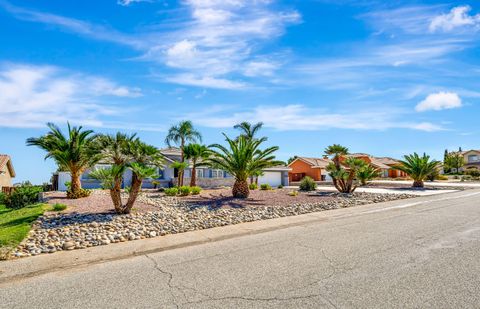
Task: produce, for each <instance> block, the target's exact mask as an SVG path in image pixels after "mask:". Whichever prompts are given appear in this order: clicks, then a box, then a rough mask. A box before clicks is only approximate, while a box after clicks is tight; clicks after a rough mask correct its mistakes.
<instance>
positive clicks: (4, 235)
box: [0, 204, 51, 259]
mask: <svg viewBox="0 0 480 309" xmlns="http://www.w3.org/2000/svg"><path fill="white" fill-rule="evenodd" d="M50 208H51V207H50V206H49V205H46V204H34V205H30V206H26V207H24V208H20V209H10V208H7V207H5V205H0V259H2V258H5V255H6V254H7V253H8V251H10V249H12V248H14V247H16V246H17V245H18V244H19V243H20V242H21V241H22V240H23V239H24V238H25V236H27V234H28V231H30V228H31V225H32V223H33V222H34V221H35V220H36V219H37V218H38V217H39V216H41V215H42V214H43V213H44V212H45V211H46V210H49V209H50Z"/></svg>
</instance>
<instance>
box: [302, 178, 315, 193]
mask: <svg viewBox="0 0 480 309" xmlns="http://www.w3.org/2000/svg"><path fill="white" fill-rule="evenodd" d="M316 188H317V183H316V182H315V180H313V178H311V177H308V176H306V177H305V178H303V179H302V181H300V191H315V189H316Z"/></svg>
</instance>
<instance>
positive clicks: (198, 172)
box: [195, 169, 204, 178]
mask: <svg viewBox="0 0 480 309" xmlns="http://www.w3.org/2000/svg"><path fill="white" fill-rule="evenodd" d="M195 175H196V176H197V178H203V177H204V172H203V169H197V170H196V171H195Z"/></svg>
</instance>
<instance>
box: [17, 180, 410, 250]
mask: <svg viewBox="0 0 480 309" xmlns="http://www.w3.org/2000/svg"><path fill="white" fill-rule="evenodd" d="M288 192H289V190H286V189H282V190H272V191H260V190H256V191H253V192H252V194H251V196H250V197H249V198H248V199H235V198H232V197H231V196H230V191H229V190H228V189H222V190H206V191H203V192H202V194H201V195H198V196H189V197H166V196H164V195H163V194H162V193H158V192H145V193H142V194H141V196H140V197H139V205H147V207H146V208H147V209H148V211H137V212H135V213H132V214H129V215H115V214H113V213H111V212H103V213H102V212H99V209H100V207H93V206H91V207H90V208H94V209H95V212H88V211H83V212H79V211H78V210H82V208H81V207H79V205H77V207H76V210H77V211H76V212H72V211H71V210H70V211H66V212H64V213H47V214H45V215H44V216H43V217H41V218H39V219H38V220H37V221H36V223H34V225H33V228H32V230H31V231H30V233H29V235H28V237H27V238H26V239H25V240H24V241H23V242H22V243H21V244H20V245H19V246H18V247H17V248H16V250H15V251H14V252H13V253H12V255H13V256H14V257H22V256H31V255H38V254H42V253H53V252H56V251H62V250H73V249H82V248H88V247H92V246H100V245H107V244H110V243H117V242H124V241H129V240H137V239H145V238H151V237H156V236H162V235H166V234H175V233H182V232H187V231H193V230H199V229H207V228H212V227H217V226H224V225H230V224H237V223H241V222H250V221H256V220H264V219H272V218H279V217H285V216H294V215H299V214H304V213H310V212H316V211H323V210H329V209H337V208H343V207H353V206H359V205H365V204H371V203H379V202H385V201H391V200H397V199H405V198H410V197H413V196H412V195H407V194H372V193H354V194H351V195H347V194H340V193H327V192H312V193H302V192H300V193H299V195H298V196H289V195H288ZM102 194H103V195H104V196H108V193H107V192H105V191H103V192H102V191H100V192H98V193H96V196H95V195H94V196H91V197H89V198H86V199H82V200H83V202H82V203H83V204H91V203H92V201H94V199H95V198H100V196H101V195H102ZM78 201H81V200H76V203H80V202H78ZM50 202H52V201H50ZM64 202H65V203H66V204H69V202H66V201H64ZM108 207H109V210H110V209H111V208H112V206H111V204H110V206H108ZM85 208H86V209H89V207H87V206H85ZM102 208H103V207H102ZM136 208H138V209H140V207H139V206H137V207H136ZM83 210H85V209H83Z"/></svg>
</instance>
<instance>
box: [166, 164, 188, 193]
mask: <svg viewBox="0 0 480 309" xmlns="http://www.w3.org/2000/svg"><path fill="white" fill-rule="evenodd" d="M170 167H171V168H173V169H175V170H177V171H178V175H179V176H178V177H177V178H178V181H177V186H178V187H181V186H182V185H183V184H181V183H180V174H183V173H184V171H185V170H186V169H187V168H188V162H173V163H172V164H170Z"/></svg>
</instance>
